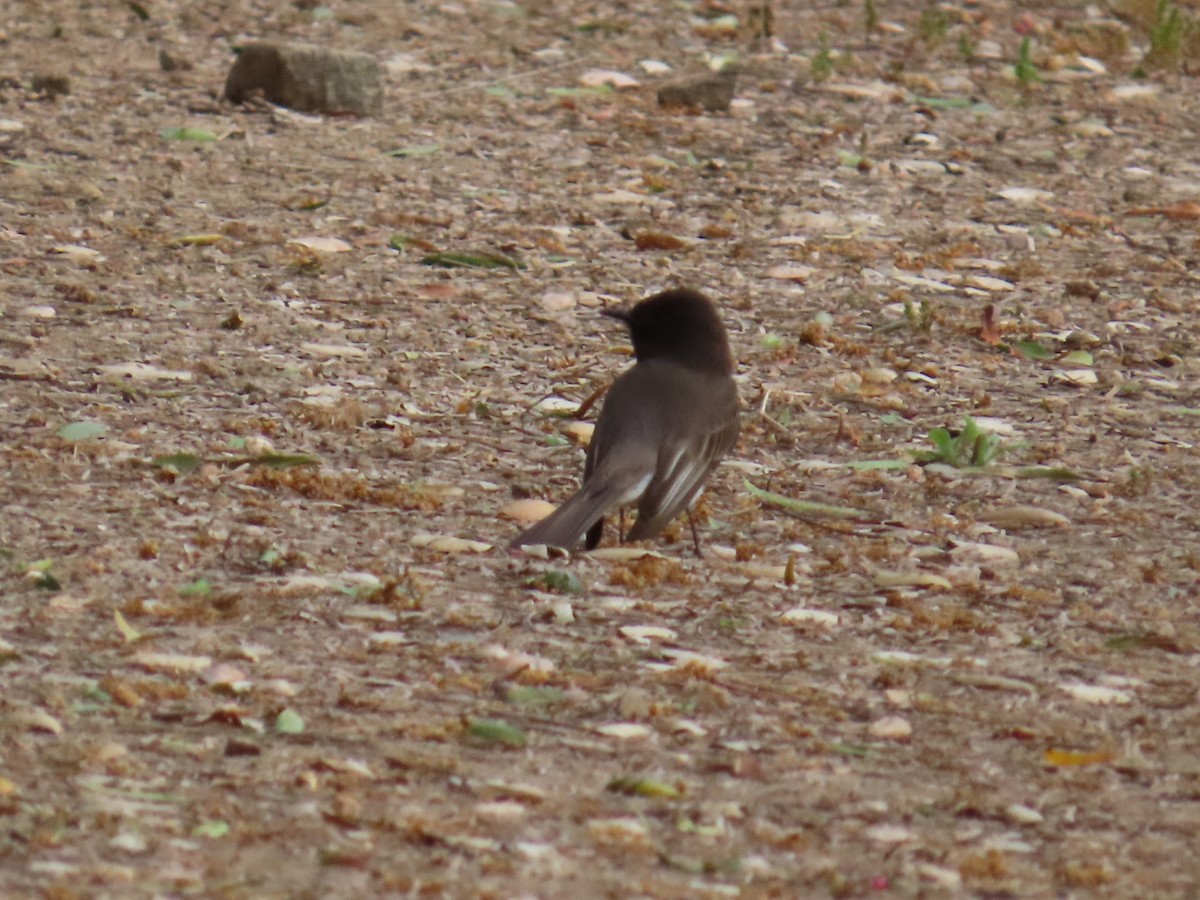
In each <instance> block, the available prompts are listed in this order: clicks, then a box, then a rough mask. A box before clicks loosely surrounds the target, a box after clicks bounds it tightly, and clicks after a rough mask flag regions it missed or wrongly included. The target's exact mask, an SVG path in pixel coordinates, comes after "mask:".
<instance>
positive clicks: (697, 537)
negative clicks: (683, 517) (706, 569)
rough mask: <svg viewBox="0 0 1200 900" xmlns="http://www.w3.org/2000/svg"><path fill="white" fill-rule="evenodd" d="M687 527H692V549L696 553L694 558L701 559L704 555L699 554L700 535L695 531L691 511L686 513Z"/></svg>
mask: <svg viewBox="0 0 1200 900" xmlns="http://www.w3.org/2000/svg"><path fill="white" fill-rule="evenodd" d="M687 517H688V525H690V526H691V527H692V549H693V550H695V551H696V558H697V559H703V558H704V554H703V553H701V552H700V533H699V532H698V531H696V517H695V516H693V515H692V510H691V509H690V508H689V509H688V511H687Z"/></svg>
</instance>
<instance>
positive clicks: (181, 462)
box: [150, 453, 201, 475]
mask: <svg viewBox="0 0 1200 900" xmlns="http://www.w3.org/2000/svg"><path fill="white" fill-rule="evenodd" d="M200 463H201V459H200V457H198V456H197V455H196V454H195V453H169V454H167V455H166V456H156V457H154V459H152V460H150V465H152V466H155V467H157V468H159V469H174V470H175V471H176V472H178V473H179V474H181V475H182V474H184V473H186V472H191V471H194V470H195V469H198V468H200Z"/></svg>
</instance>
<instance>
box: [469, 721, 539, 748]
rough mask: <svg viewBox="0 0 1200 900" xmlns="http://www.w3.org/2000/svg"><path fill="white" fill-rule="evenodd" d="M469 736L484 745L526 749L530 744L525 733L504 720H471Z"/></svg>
mask: <svg viewBox="0 0 1200 900" xmlns="http://www.w3.org/2000/svg"><path fill="white" fill-rule="evenodd" d="M467 734H468V735H469V736H471V737H472V738H475V739H476V740H478V741H480V742H482V743H484V744H500V745H502V746H505V747H524V746H525V745H526V744H527V743H528V742H529V739H528V738H527V737H526V736H525V732H523V731H522V730H521V729H520V728H517V727H515V726H513V725H509V724H508V723H507V722H505V721H504V720H503V719H471V720H469V721H468V722H467Z"/></svg>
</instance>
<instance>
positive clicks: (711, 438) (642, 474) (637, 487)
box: [510, 288, 738, 554]
mask: <svg viewBox="0 0 1200 900" xmlns="http://www.w3.org/2000/svg"><path fill="white" fill-rule="evenodd" d="M603 313H604V315H606V316H611V317H612V318H614V319H620V320H621V321H623V322H624V323H625V324H626V325H627V326H629V333H630V336H631V338H632V339H633V354H634V356H635V357H636V358H637V362H636V363H635V364H634V366H633V368H631V369H629V370H628V371H626V372H623V373H622V374H621V375H619V376H617V379H616V381H614V382H613V385H612V388H611V389H610V390H609V392H608V398H607V399H606V400H605V402H604V409H603V410H601V412H600V418H599V420H598V421H597V422H596V430H595V431H594V432H593V434H592V441H591V443H590V444H589V445H588V450H587V461H586V463H585V464H584V467H583V484H582V486H581V487H580V488H579V491H578V492H577V493H576V494H575V495H574V496H573V497H571V499H569V500H568V501H567V502H566V503H564V504H563V505H562V506H560V507H559V508H558V509H556V510H555V511H554V512H552V513H551V514H550V515H548V516H547V517H546V518H544V519H542V521H540V522H538V523H537V524H536V525H534V526H532V527H531V528H529V529H527V530H526V531H524V532H522V533H521V534H520V535H519V536H518V537H517V538H516V539H515V540H514V541H513V542H512V544H510V546H512V547H519V546H521V545H523V544H550V545H552V546H555V547H566V548H568V549H569V548H571V547H573V546H574V545H575V544H576V543H577V542H578V541H579V539H580V538H581V537H583V536H584V535H585V534H586V535H587V549H589V550H592V549H595V547H596V545H597V544H599V543H600V535H601V533H602V532H603V530H604V517H605V516H606V515H608V514H609V513H610V512H612V511H613V510H615V509H617V508H619V507H622V506H625V505H626V504H630V503H636V504H637V511H638V515H637V521H636V522H635V523H634V525H633V528H632V529H630V531H629V534H627V535H625V539H626V540H631V541H637V540H641V539H643V538H648V537H653V536H654V535H656V534H658V532H660V531H661V530H662V529H663V527H664V526H666V524H667V523H668V522H670V521H671V520H672V519H674V518H675V517H676V516H677V515H679V513H680V512H682V511H684V510H686V509H690V508H691V505H692V503H693V502H694V501H695V499H696V498H697V497H698V496H700V491H701V490H702V489H703V487H704V482H705V481H706V480H707V479H708V476H709V473H711V472H712V470H713V469H714V468H715V467H716V465H717V463H719V462H720V461H721V457H723V456H724V455H725V454H726V453H728V452H729V449H730V448H731V447H732V446H733V445H734V442H735V441H737V436H738V398H737V387H736V386H735V385H734V382H733V370H734V364H733V355H732V354H731V353H730V352H729V339H728V338H727V337H726V336H725V327H724V326H723V325H722V324H721V318H720V316H718V315H717V310H716V307H714V306H713V304H712V302H711V301H710V300H709V299H708V298H707V297H705V296H704V295H703V294H701V293H699V292H697V291H693V290H688V289H686V288H680V289H676V290H670V291H664V292H663V293H661V294H655V295H654V296H653V297H650V298H648V299H646V300H643V301H642V302H640V303H638V304H637V305H635V306H634V307H633V308H631V309H630V308H619V309H606V310H604V311H603ZM692 537H693V541H694V542H695V545H696V552H697V554H698V553H699V552H700V547H699V543H698V542H696V538H695V526H694V523H693V529H692Z"/></svg>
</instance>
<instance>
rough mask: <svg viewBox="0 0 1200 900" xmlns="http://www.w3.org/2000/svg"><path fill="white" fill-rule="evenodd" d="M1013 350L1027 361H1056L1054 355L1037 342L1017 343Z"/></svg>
mask: <svg viewBox="0 0 1200 900" xmlns="http://www.w3.org/2000/svg"><path fill="white" fill-rule="evenodd" d="M1013 348H1014V349H1015V350H1016V351H1017V352H1018V353H1019V354H1021V356H1023V357H1025V358H1026V359H1054V354H1053V353H1051V352H1050V351H1049V350H1047V349H1046V348H1045V347H1043V346H1042V345H1041V344H1039V343H1038V342H1037V341H1017V342H1016V343H1015V344H1013Z"/></svg>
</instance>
